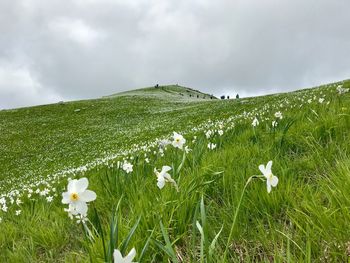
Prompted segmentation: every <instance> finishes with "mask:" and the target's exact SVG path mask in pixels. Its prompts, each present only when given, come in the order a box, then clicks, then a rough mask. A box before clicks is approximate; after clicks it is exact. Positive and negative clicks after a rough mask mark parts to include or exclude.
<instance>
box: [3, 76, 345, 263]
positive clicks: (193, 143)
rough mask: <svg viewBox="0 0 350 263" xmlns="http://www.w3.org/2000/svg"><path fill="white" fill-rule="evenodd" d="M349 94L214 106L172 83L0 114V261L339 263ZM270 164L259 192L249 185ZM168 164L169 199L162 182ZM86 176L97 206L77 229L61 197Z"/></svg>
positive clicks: (318, 92) (334, 87)
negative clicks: (176, 142) (130, 255)
mask: <svg viewBox="0 0 350 263" xmlns="http://www.w3.org/2000/svg"><path fill="white" fill-rule="evenodd" d="M347 88H350V81H342V82H338V83H333V84H328V85H324V86H320V87H316V88H313V89H305V90H300V91H297V92H292V93H285V94H276V95H270V96H262V97H256V98H247V99H240V100H225V101H222V100H217V99H215V98H213V99H210V96H209V95H207V94H204V93H201V92H199V91H195V90H192V89H189V88H184V87H180V86H177V85H175V86H163V87H158V88H155V87H153V88H146V89H140V90H135V91H129V92H124V93H120V94H114V95H112V96H109V97H104V98H102V99H96V100H86V101H77V102H63V103H58V104H52V105H45V106H37V107H30V108H22V109H16V110H3V111H0V132H1V133H0V134H1V135H0V136H1V144H0V154H1V159H0V218H1V219H0V221H1V222H0V228H1V233H0V262H90V261H92V262H104V261H110V260H111V253H112V252H113V249H114V248H118V249H120V250H121V252H122V254H123V255H126V254H127V252H128V251H130V250H131V248H133V247H134V248H136V251H137V256H136V257H135V259H134V260H135V261H138V262H169V260H170V261H172V262H256V261H262V262H266V261H270V262H271V261H276V262H300V261H306V262H317V261H321V262H335V261H337V262H346V261H347V260H348V259H349V255H350V236H349V231H348V222H349V220H350V157H349V151H350V144H349V143H348V142H349V130H350V115H349V114H350V108H349V105H350V93H349V92H345V91H346V90H344V89H347ZM339 89H343V90H340V91H344V92H341V93H342V94H339ZM181 94H182V95H181ZM190 95H191V96H190ZM197 95H198V97H197ZM252 124H254V125H252ZM174 131H176V132H178V133H180V134H182V135H183V136H184V138H185V139H186V143H185V144H184V146H187V147H188V148H186V150H185V148H183V149H179V148H175V147H174V146H173V145H172V143H171V141H173V138H172V135H173V132H174ZM166 140H170V144H169V143H167V142H166ZM165 145H167V146H165ZM270 160H272V161H273V164H272V173H273V174H274V175H275V176H277V177H278V185H277V186H276V187H272V190H271V192H270V193H268V192H267V185H266V184H267V183H266V180H267V179H266V178H265V177H261V176H255V177H251V176H254V175H261V169H259V165H261V164H264V165H266V164H267V163H268V161H270ZM125 163H130V164H131V165H133V167H132V171H131V172H130V173H128V172H127V169H125V167H123V164H125ZM166 165H168V166H170V167H171V168H172V169H171V170H170V171H169V174H170V175H171V176H172V178H173V179H174V181H175V182H176V185H177V186H178V191H177V188H176V187H174V182H173V183H171V182H170V183H169V182H166V183H165V186H164V188H162V189H159V187H158V186H157V176H156V174H155V172H154V169H157V170H158V171H160V170H161V168H162V166H166ZM262 170H263V169H262ZM269 176H270V175H269V174H268V179H269V178H270V179H271V178H272V177H269ZM83 177H87V178H88V179H89V186H88V188H89V189H91V190H93V191H94V192H96V194H97V198H96V200H95V201H92V202H90V203H89V206H88V207H89V209H88V214H87V219H86V220H87V221H84V223H82V222H79V223H77V222H76V221H77V219H76V218H74V219H73V220H71V219H70V218H69V217H68V216H67V212H66V211H64V210H63V208H66V207H67V205H64V204H62V202H61V200H62V193H63V192H65V191H67V184H68V181H69V179H73V178H77V179H79V178H83ZM249 178H250V179H249ZM247 182H248V183H247ZM84 220H85V219H84Z"/></svg>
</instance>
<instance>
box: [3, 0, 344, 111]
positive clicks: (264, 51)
mask: <svg viewBox="0 0 350 263" xmlns="http://www.w3.org/2000/svg"><path fill="white" fill-rule="evenodd" d="M349 10H350V1H349V0H275V1H272V0H239V1H238V0H215V1H214V0H195V1H191V0H176V1H174V0H150V1H147V0H139V1H136V0H132V1H126V0H115V1H112V0H71V1H68V0H67V1H62V0H42V1H35V0H0V108H14V107H20V106H29V105H36V104H45V103H51V102H57V101H60V100H75V99H84V98H96V97H101V96H103V95H109V94H112V93H116V92H119V91H124V90H129V89H135V88H141V87H145V86H152V85H154V84H156V83H160V84H170V83H178V84H180V85H184V86H189V87H192V88H195V89H200V90H202V91H204V92H208V93H213V94H215V95H221V94H226V95H231V96H232V95H234V94H236V93H239V94H240V95H241V96H253V95H261V94H267V93H273V92H283V91H289V90H294V89H298V88H303V87H309V86H313V85H317V84H321V83H326V82H331V81H337V80H343V79H347V78H350V15H349Z"/></svg>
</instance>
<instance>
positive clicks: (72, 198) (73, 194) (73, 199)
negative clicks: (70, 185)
mask: <svg viewBox="0 0 350 263" xmlns="http://www.w3.org/2000/svg"><path fill="white" fill-rule="evenodd" d="M78 199H79V196H78V194H77V193H71V194H70V200H72V201H78Z"/></svg>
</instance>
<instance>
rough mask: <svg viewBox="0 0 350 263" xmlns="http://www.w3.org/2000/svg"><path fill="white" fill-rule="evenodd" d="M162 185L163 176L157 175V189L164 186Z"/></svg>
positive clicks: (163, 182)
mask: <svg viewBox="0 0 350 263" xmlns="http://www.w3.org/2000/svg"><path fill="white" fill-rule="evenodd" d="M164 185H165V179H164V177H162V176H159V177H158V182H157V186H158V188H159V189H162V188H163V187H164Z"/></svg>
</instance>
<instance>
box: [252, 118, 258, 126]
mask: <svg viewBox="0 0 350 263" xmlns="http://www.w3.org/2000/svg"><path fill="white" fill-rule="evenodd" d="M252 125H253V127H256V126H258V125H259V121H258V119H257V118H254V120H253V122H252Z"/></svg>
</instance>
